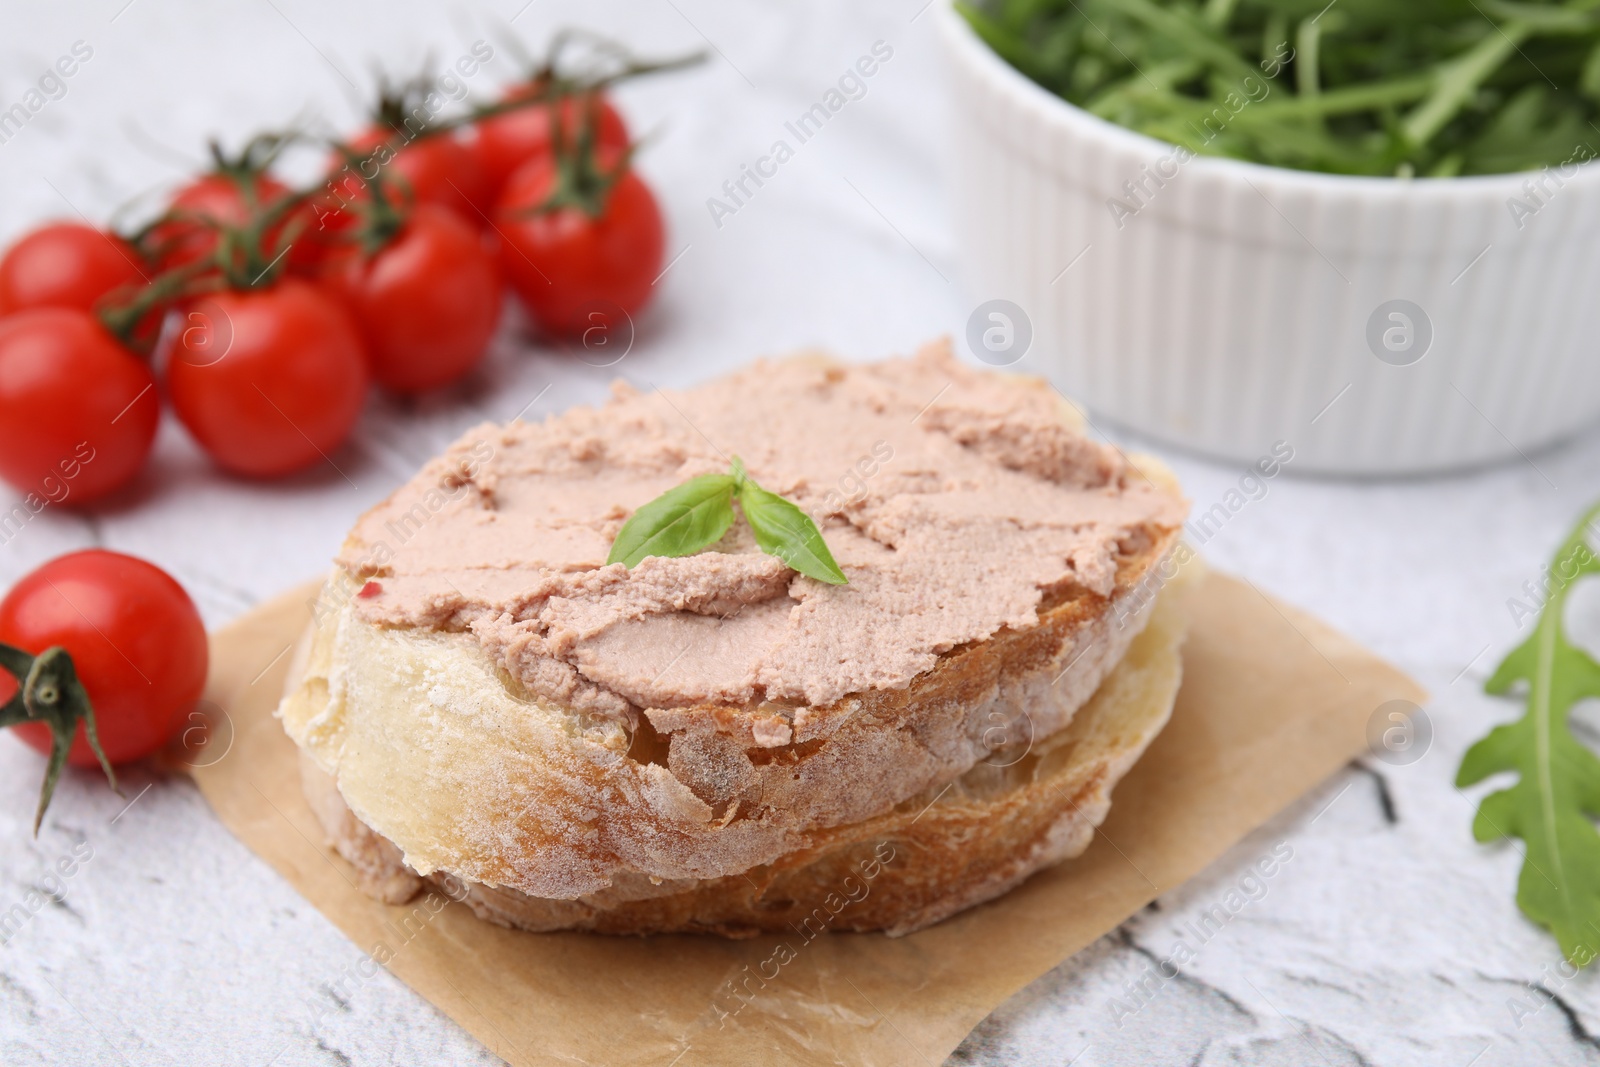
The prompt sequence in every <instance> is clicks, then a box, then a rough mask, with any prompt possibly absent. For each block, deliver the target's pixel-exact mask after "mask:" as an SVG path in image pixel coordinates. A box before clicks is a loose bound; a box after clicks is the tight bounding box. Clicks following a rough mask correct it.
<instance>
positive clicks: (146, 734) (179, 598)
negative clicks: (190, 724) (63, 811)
mask: <svg viewBox="0 0 1600 1067" xmlns="http://www.w3.org/2000/svg"><path fill="white" fill-rule="evenodd" d="M0 642H4V643H5V644H8V645H12V646H14V647H16V648H20V649H22V650H23V651H24V652H31V653H33V654H34V655H38V654H39V653H41V652H43V651H44V650H45V649H47V648H50V647H52V646H55V645H60V646H61V647H62V648H65V649H66V650H67V653H68V654H69V655H71V656H72V663H73V666H74V667H76V668H77V673H78V679H79V681H81V682H82V683H83V687H84V689H85V690H87V691H88V693H89V702H90V704H91V705H92V706H93V708H94V719H95V732H96V734H97V735H98V736H99V738H100V747H101V748H103V749H105V753H106V758H108V759H109V760H110V761H111V762H112V763H125V762H127V761H128V760H135V759H141V758H143V757H145V756H148V755H150V754H151V753H153V752H156V751H158V750H159V749H161V748H162V747H163V746H164V745H166V743H167V742H168V741H169V740H171V738H172V736H173V734H174V733H176V732H177V730H178V727H180V726H181V725H183V723H184V721H185V717H186V716H187V715H188V713H189V711H190V709H191V708H192V707H193V705H194V703H195V701H197V700H199V699H200V694H201V692H202V691H203V690H204V689H205V684H206V664H207V648H206V629H205V626H204V625H202V624H201V622H200V613H199V612H198V611H196V610H195V606H194V601H192V600H190V599H189V594H188V593H185V592H184V591H183V586H181V585H179V584H178V583H177V582H176V581H174V580H173V579H172V577H171V576H170V575H168V574H167V572H166V571H163V570H162V569H161V568H159V567H156V566H154V565H153V564H150V563H146V562H145V561H144V560H142V559H135V558H134V557H133V556H125V555H123V554H122V553H120V552H107V551H105V550H104V549H98V548H92V549H88V550H87V551H83V552H73V553H70V554H69V555H65V556H61V557H58V558H57V559H53V560H51V561H50V562H49V563H46V564H45V565H44V566H42V567H40V568H39V569H38V570H36V571H34V572H33V573H32V574H29V575H28V576H27V577H26V578H23V579H22V581H20V582H18V583H17V584H16V586H15V587H13V588H12V590H11V592H9V593H7V594H6V597H5V599H4V600H0ZM16 689H17V686H16V682H15V680H14V679H12V677H11V675H10V674H8V673H6V672H4V671H0V702H4V701H6V700H9V699H10V698H11V695H12V694H13V693H14V692H16ZM16 731H17V736H18V737H20V738H22V740H23V741H25V742H27V743H28V744H29V745H30V746H32V747H33V748H36V749H38V750H39V751H40V752H49V751H50V741H51V738H50V728H49V727H48V726H47V725H45V724H44V723H38V722H30V723H23V724H22V725H20V726H18V727H16ZM67 762H68V763H70V764H72V765H73V766H74V767H95V766H98V761H97V760H96V759H95V756H94V751H93V750H92V749H90V747H89V743H88V741H87V740H85V738H84V728H83V724H82V723H79V724H78V732H77V735H76V736H75V737H74V738H73V740H72V748H71V749H70V750H69V751H68V753H67Z"/></svg>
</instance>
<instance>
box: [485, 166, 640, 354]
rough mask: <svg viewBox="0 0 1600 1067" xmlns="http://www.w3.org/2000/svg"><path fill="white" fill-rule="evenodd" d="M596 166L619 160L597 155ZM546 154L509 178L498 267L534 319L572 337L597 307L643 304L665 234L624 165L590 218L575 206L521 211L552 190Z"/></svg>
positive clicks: (633, 308)
mask: <svg viewBox="0 0 1600 1067" xmlns="http://www.w3.org/2000/svg"><path fill="white" fill-rule="evenodd" d="M597 156H598V162H599V166H600V169H601V170H603V171H607V172H610V171H611V169H612V168H614V167H616V166H617V165H618V162H619V158H620V157H619V155H618V153H616V152H615V151H613V150H601V151H600V152H598V153H597ZM556 182H557V172H556V166H555V162H554V160H553V159H551V158H544V159H535V160H533V161H532V162H530V163H528V164H526V165H525V166H523V167H522V169H520V170H518V171H517V172H516V173H515V174H513V175H512V176H511V181H510V182H509V183H507V185H506V190H505V192H504V193H503V194H501V197H500V203H499V205H498V207H497V209H496V221H495V229H496V231H497V232H498V234H499V236H500V238H501V242H500V267H501V269H502V270H503V271H505V274H506V278H507V279H508V280H509V281H510V282H511V287H512V289H513V290H514V291H515V292H516V294H517V296H518V297H520V298H521V300H522V302H523V304H525V305H526V306H527V308H528V310H529V312H530V313H531V314H532V315H533V317H534V319H535V320H537V321H538V323H539V325H540V326H542V327H544V328H545V329H547V330H550V331H552V332H554V333H560V334H568V335H576V334H579V333H582V332H583V330H585V329H586V328H588V327H590V326H591V325H592V322H591V320H590V317H589V316H590V314H591V312H592V311H593V310H594V308H595V307H596V306H597V305H605V306H607V307H618V308H620V309H621V310H622V311H623V312H625V313H626V314H629V315H632V314H634V313H635V312H637V311H639V310H640V309H641V308H643V307H644V306H645V304H647V303H648V302H649V300H650V296H651V294H652V292H653V291H654V286H653V285H652V283H653V282H654V281H655V279H656V277H657V276H658V275H659V274H660V273H661V258H662V251H663V248H664V245H665V241H666V236H665V232H664V229H663V226H662V222H661V210H660V208H658V207H657V206H656V198H655V196H654V195H653V194H652V193H651V192H650V189H649V187H648V186H646V185H645V183H644V182H643V181H642V180H640V178H639V176H638V175H637V174H635V173H634V172H633V171H632V170H631V169H630V170H628V171H626V172H625V173H624V174H622V175H621V176H620V177H618V178H617V179H616V182H615V184H613V185H612V187H611V190H610V193H609V195H608V196H607V197H606V199H605V205H604V210H603V211H602V213H601V214H600V216H599V217H598V218H595V217H591V216H590V215H588V214H587V213H586V212H584V211H583V210H581V209H579V208H576V207H561V208H557V209H556V210H554V211H549V212H544V213H540V214H527V212H529V211H530V210H532V209H534V208H537V207H538V206H539V205H541V204H543V203H545V202H546V201H547V200H548V199H549V197H550V194H551V192H552V191H553V190H554V189H555V186H556Z"/></svg>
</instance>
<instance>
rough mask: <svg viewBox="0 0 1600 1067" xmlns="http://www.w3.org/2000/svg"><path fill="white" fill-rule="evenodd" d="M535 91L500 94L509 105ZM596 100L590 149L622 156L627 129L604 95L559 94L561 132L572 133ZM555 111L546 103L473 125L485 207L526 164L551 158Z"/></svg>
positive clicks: (524, 89) (531, 88) (528, 88)
mask: <svg viewBox="0 0 1600 1067" xmlns="http://www.w3.org/2000/svg"><path fill="white" fill-rule="evenodd" d="M536 92H538V89H537V87H535V86H531V85H523V86H518V87H516V88H513V89H512V90H511V91H510V92H508V93H507V94H506V95H505V98H504V99H505V101H506V102H511V101H514V100H517V99H520V98H525V97H527V96H528V95H530V94H532V93H536ZM591 100H592V101H594V102H595V106H596V110H595V120H594V121H595V135H594V139H595V145H596V146H597V147H598V148H600V149H604V150H607V151H615V152H621V151H623V150H624V149H626V148H627V147H628V125H627V123H625V122H624V121H623V120H622V116H621V115H620V114H619V113H618V112H617V109H616V108H615V107H613V106H612V105H611V101H610V100H608V99H607V98H606V97H605V96H604V95H601V94H595V95H594V96H590V97H577V96H564V97H562V98H561V128H562V133H563V135H564V136H566V137H575V136H576V135H577V130H578V125H579V123H580V122H581V121H582V119H583V118H584V117H585V116H584V111H585V109H586V108H588V107H590V106H591V105H590V101H591ZM554 112H555V108H554V107H552V106H551V105H550V104H532V105H529V106H527V107H521V108H518V109H517V110H515V111H506V112H502V113H501V114H499V115H494V116H491V117H489V118H486V119H483V120H482V121H480V122H478V123H477V127H476V128H477V139H476V140H475V141H474V142H473V143H472V147H473V150H474V151H475V152H476V153H477V156H478V164H479V166H480V167H481V168H482V170H483V182H484V189H485V191H486V192H487V193H488V199H489V202H490V203H494V202H496V201H498V200H499V198H500V194H501V193H502V192H503V191H504V190H505V186H506V182H508V181H509V180H510V179H511V175H513V174H515V173H516V172H517V170H518V169H519V168H521V167H522V166H523V165H525V164H526V163H528V161H529V160H533V159H541V158H544V157H546V156H549V155H550V138H551V136H552V128H553V124H552V123H551V121H550V120H551V116H552V115H553V114H554Z"/></svg>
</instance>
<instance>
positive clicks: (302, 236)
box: [149, 172, 322, 271]
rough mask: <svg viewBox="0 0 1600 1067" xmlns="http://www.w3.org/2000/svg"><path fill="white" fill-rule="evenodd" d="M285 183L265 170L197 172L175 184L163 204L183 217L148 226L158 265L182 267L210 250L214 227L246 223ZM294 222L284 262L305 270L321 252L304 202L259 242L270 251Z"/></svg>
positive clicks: (283, 191) (275, 199) (281, 193)
mask: <svg viewBox="0 0 1600 1067" xmlns="http://www.w3.org/2000/svg"><path fill="white" fill-rule="evenodd" d="M288 195H290V191H289V187H288V186H286V185H284V184H283V183H282V182H280V181H278V179H276V178H274V177H273V176H272V175H270V174H254V175H251V176H248V177H246V176H242V175H235V174H230V173H222V172H216V173H211V174H206V175H202V176H201V177H199V178H196V179H195V180H194V181H192V182H190V183H189V184H188V185H186V186H184V187H183V188H182V189H180V190H178V192H177V194H176V195H174V196H173V198H172V200H171V202H170V203H169V204H168V205H167V209H168V211H171V212H174V213H175V214H178V215H180V216H182V217H179V218H173V219H171V220H170V221H167V222H161V223H158V224H156V225H155V226H154V227H152V228H151V230H150V234H149V247H150V249H151V251H152V253H153V254H155V255H157V256H158V257H159V258H160V261H161V266H162V268H163V269H166V270H170V269H172V268H173V267H181V266H185V265H187V264H190V263H194V262H196V261H198V260H200V259H203V258H204V257H206V256H208V255H210V254H211V253H212V252H213V251H214V250H215V249H216V247H217V227H219V226H235V227H238V226H247V225H249V224H250V223H251V222H252V221H253V220H254V219H255V218H256V217H257V215H258V214H259V213H260V212H261V211H263V210H265V209H267V208H270V207H272V206H273V205H275V204H277V203H279V202H280V201H281V200H282V199H283V198H284V197H286V196H288ZM291 225H293V226H296V230H295V235H294V236H293V237H292V240H293V244H292V245H291V246H290V249H289V253H288V264H289V266H290V267H291V268H293V269H295V270H297V271H305V270H310V269H312V268H314V267H315V265H316V263H317V261H318V260H319V259H320V258H321V255H322V248H321V243H320V241H319V239H318V234H317V232H316V230H317V220H316V218H315V217H314V216H313V214H312V212H311V210H310V209H309V207H301V208H297V209H295V210H293V211H291V212H289V214H288V215H287V216H285V217H284V219H283V221H281V222H279V223H277V224H276V225H274V226H272V227H270V228H269V229H268V230H267V232H266V233H265V234H264V235H263V240H262V242H261V243H262V247H263V248H264V249H267V250H268V254H269V255H275V254H276V253H277V250H278V243H279V242H280V241H282V240H284V239H285V238H287V237H289V233H288V228H289V227H290V226H291Z"/></svg>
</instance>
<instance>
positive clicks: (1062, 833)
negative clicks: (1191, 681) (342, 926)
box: [301, 571, 1192, 940]
mask: <svg viewBox="0 0 1600 1067" xmlns="http://www.w3.org/2000/svg"><path fill="white" fill-rule="evenodd" d="M1190 574H1191V572H1190V571H1185V572H1184V573H1183V575H1182V576H1181V577H1180V579H1178V580H1176V581H1173V582H1171V583H1169V584H1168V585H1167V586H1166V587H1165V588H1164V589H1163V590H1162V591H1161V594H1160V595H1159V597H1158V598H1157V599H1156V601H1155V606H1154V610H1153V611H1152V613H1151V617H1150V619H1149V623H1148V625H1147V626H1146V627H1145V628H1144V630H1143V631H1142V632H1141V633H1140V634H1139V635H1138V636H1137V637H1135V638H1134V639H1133V640H1132V642H1131V644H1130V646H1129V648H1128V650H1127V653H1126V655H1124V656H1123V657H1122V658H1121V660H1120V662H1118V663H1117V664H1116V665H1115V667H1114V668H1113V669H1112V670H1111V671H1110V673H1109V674H1108V676H1107V677H1106V678H1105V680H1104V682H1103V683H1102V684H1101V685H1100V687H1099V689H1098V690H1097V691H1096V692H1095V694H1094V695H1093V697H1092V698H1091V699H1090V700H1089V701H1088V703H1087V704H1085V705H1084V707H1083V708H1082V709H1081V710H1079V712H1078V713H1077V714H1076V715H1075V716H1073V718H1072V721H1071V722H1070V723H1069V724H1068V725H1067V726H1066V727H1065V728H1063V729H1061V730H1058V731H1056V732H1055V733H1053V734H1050V735H1048V736H1042V735H1041V736H1036V737H1034V738H1033V739H1032V741H1031V744H1030V743H1028V742H1027V740H1026V739H1025V738H1019V739H1018V741H1019V744H1018V745H1017V746H1015V747H1013V746H1006V747H1004V748H1001V749H998V750H997V752H996V755H995V757H994V758H992V759H990V760H988V761H985V762H980V763H978V764H977V765H975V766H973V767H971V768H970V769H968V770H967V771H966V772H965V773H964V774H962V775H960V776H959V777H957V778H955V779H953V780H952V781H949V782H947V783H945V784H944V785H942V786H939V787H928V788H926V789H924V790H922V791H921V792H919V793H917V794H916V795H914V796H910V797H907V798H905V799H904V800H902V801H901V802H899V803H898V804H896V805H894V806H893V807H892V808H891V809H890V810H888V811H886V812H883V813H881V814H879V815H877V816H875V817H872V818H869V819H864V820H861V821H859V822H852V823H849V824H847V825H840V826H834V827H831V828H827V829H822V830H817V831H813V832H811V833H808V834H806V835H805V840H804V843H803V844H802V845H800V846H798V847H796V848H795V849H793V850H791V851H789V852H788V853H786V854H785V855H783V856H781V857H778V858H776V859H775V860H773V861H772V862H770V863H763V864H759V865H756V866H754V867H752V868H750V869H748V870H744V871H740V872H738V873H732V874H726V875H722V876H720V877H710V878H676V879H652V878H650V877H648V876H645V875H641V874H638V873H636V872H621V873H619V874H618V875H617V876H616V877H615V879H614V882H613V884H612V885H610V886H609V887H607V888H604V889H601V890H598V891H595V892H589V893H584V894H580V895H577V896H575V897H571V898H553V897H544V896H538V895H530V894H527V893H523V892H519V891H518V890H516V889H512V888H507V887H505V886H504V885H500V886H494V885H484V884H480V883H478V882H476V881H473V880H471V879H466V880H463V879H461V878H458V877H456V876H455V875H454V874H452V873H450V872H449V871H446V870H442V869H435V871H434V872H433V873H432V874H430V875H428V876H421V875H418V874H417V873H416V872H415V871H414V870H413V869H412V868H411V867H408V866H407V865H406V863H405V861H404V859H403V857H402V853H401V850H400V849H399V848H397V847H396V846H395V845H394V844H393V843H392V842H390V841H389V840H388V839H387V838H385V837H384V836H383V835H381V834H379V833H378V832H376V831H374V830H373V829H371V828H370V827H369V826H368V825H367V824H366V823H365V822H363V821H362V820H361V819H360V818H358V817H357V816H356V815H355V814H354V813H353V812H352V811H351V810H350V808H349V806H348V805H347V804H346V802H345V799H344V797H343V796H342V795H341V792H340V788H339V786H338V785H337V784H336V783H335V781H334V779H333V777H332V776H331V775H330V774H328V773H327V772H326V771H324V770H323V769H321V768H320V767H319V766H318V765H317V763H316V761H315V760H313V759H312V758H311V757H310V755H309V753H306V754H305V755H304V756H303V758H302V763H301V766H302V774H303V781H304V787H305V792H306V796H307V797H308V799H309V800H310V801H311V804H312V807H313V809H314V810H315V811H316V812H317V814H318V817H319V818H320V819H321V821H322V824H323V826H324V827H325V828H326V830H327V832H328V835H329V838H330V841H331V843H332V844H333V845H334V847H335V848H336V849H337V850H338V851H339V853H340V854H341V855H343V856H344V857H345V858H346V859H347V860H349V861H350V862H351V863H352V864H353V865H354V866H355V867H356V869H357V872H358V874H359V876H360V878H361V884H362V888H363V889H364V890H365V891H367V892H368V893H370V894H372V895H374V896H377V897H379V898H380V899H383V900H386V901H387V902H389V903H395V904H398V903H404V902H405V901H407V900H409V899H410V898H411V897H413V896H414V895H416V894H417V893H418V892H419V891H420V890H421V889H422V888H423V887H424V885H432V886H434V887H436V888H438V889H440V890H441V891H443V892H444V893H445V894H446V895H448V896H451V897H452V898H454V899H457V900H464V901H465V902H466V903H467V904H468V905H469V906H470V907H471V908H472V909H473V911H474V912H476V913H477V914H478V915H479V917H481V918H484V919H487V920H489V921H491V922H496V923H499V924H501V925H504V926H509V927H515V928H519V929H524V930H535V931H548V930H589V931H595V932H599V933H609V934H647V933H669V932H713V933H718V934H722V935H724V936H729V937H740V936H753V935H754V934H756V933H758V932H760V931H767V930H771V931H776V930H791V931H793V932H795V933H797V934H799V935H800V936H802V937H804V938H806V939H808V940H809V939H810V938H811V937H814V936H816V935H817V934H818V933H821V932H823V931H824V930H834V931H840V930H878V929H881V930H884V931H886V932H888V933H889V934H891V935H900V934H906V933H910V932H912V931H914V930H918V929H921V928H922V927H924V926H927V925H929V924H931V923H935V922H938V921H939V920H941V919H943V918H946V917H948V916H950V915H952V914H954V913H956V912H958V911H960V910H962V909H963V908H967V907H970V906H972V905H974V904H978V903H981V902H982V901H985V900H990V899H993V898H994V897H996V896H999V895H1000V894H1002V893H1004V892H1006V891H1007V890H1008V889H1010V888H1012V887H1013V886H1015V885H1017V884H1018V883H1019V882H1021V881H1022V880H1023V879H1025V878H1027V877H1028V876H1029V875H1030V874H1032V873H1034V872H1035V871H1037V870H1039V869H1041V868H1043V867H1047V866H1049V865H1051V864H1054V863H1057V862H1060V861H1061V860H1063V859H1068V858H1070V857H1073V856H1076V855H1078V854H1079V853H1081V852H1082V851H1083V850H1084V849H1085V848H1087V847H1088V844H1089V841H1090V839H1091V838H1092V836H1093V833H1094V828H1095V827H1096V826H1098V825H1099V824H1100V823H1101V822H1102V821H1103V820H1104V818H1105V816H1106V813H1107V811H1108V810H1109V808H1110V804H1111V790H1112V787H1113V786H1115V785H1116V783H1117V782H1118V780H1119V779H1121V777H1122V776H1123V775H1124V774H1125V773H1126V772H1127V771H1128V769H1129V768H1130V767H1132V766H1133V764H1134V762H1135V761H1136V760H1137V759H1138V758H1139V756H1140V755H1141V754H1142V753H1143V752H1144V750H1145V748H1146V747H1147V746H1148V745H1149V744H1150V742H1151V741H1152V740H1153V739H1154V738H1155V736H1156V734H1157V733H1159V732H1160V730H1161V728H1162V727H1163V726H1165V725H1166V722H1167V719H1168V717H1169V716H1170V714H1171V711H1172V705H1173V701H1174V698H1175V697H1176V695H1177V691H1178V684H1179V681H1180V678H1181V674H1182V662H1181V657H1180V649H1181V645H1182V641H1183V635H1184V610H1183V603H1182V602H1183V598H1184V595H1185V589H1186V587H1187V586H1189V585H1190V584H1192V579H1191V577H1190Z"/></svg>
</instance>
